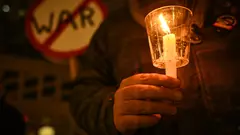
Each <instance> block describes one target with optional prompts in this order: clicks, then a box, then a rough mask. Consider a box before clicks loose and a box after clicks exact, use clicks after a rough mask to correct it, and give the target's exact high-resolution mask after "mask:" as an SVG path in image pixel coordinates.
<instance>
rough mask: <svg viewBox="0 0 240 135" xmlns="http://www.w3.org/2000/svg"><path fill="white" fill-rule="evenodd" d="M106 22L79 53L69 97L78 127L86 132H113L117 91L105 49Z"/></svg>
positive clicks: (101, 134) (102, 134)
mask: <svg viewBox="0 0 240 135" xmlns="http://www.w3.org/2000/svg"><path fill="white" fill-rule="evenodd" d="M107 26H108V24H107V22H106V21H105V22H103V24H102V25H101V26H100V27H99V29H98V30H97V32H96V33H95V34H94V36H93V38H92V41H91V43H90V46H89V48H88V49H87V51H86V52H85V54H84V55H83V56H81V57H79V75H78V79H77V86H76V87H75V89H74V91H73V94H72V96H71V99H70V110H71V113H72V115H73V117H74V119H75V121H76V123H77V124H78V126H79V128H81V129H83V130H85V131H86V132H87V134H88V135H116V134H117V132H116V129H115V127H114V123H113V103H112V102H110V100H109V97H111V94H113V93H114V92H115V91H116V82H115V79H114V78H113V72H112V71H113V69H112V64H111V62H110V61H109V56H108V55H109V53H108V40H107V39H108V36H107V35H108V31H107Z"/></svg>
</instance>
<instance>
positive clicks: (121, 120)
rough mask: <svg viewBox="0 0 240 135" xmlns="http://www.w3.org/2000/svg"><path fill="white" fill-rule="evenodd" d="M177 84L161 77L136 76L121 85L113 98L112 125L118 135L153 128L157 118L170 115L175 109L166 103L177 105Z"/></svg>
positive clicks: (179, 94)
mask: <svg viewBox="0 0 240 135" xmlns="http://www.w3.org/2000/svg"><path fill="white" fill-rule="evenodd" d="M179 87H180V81H179V80H178V79H174V78H171V77H168V76H165V75H161V74H156V73H151V74H136V75H134V76H131V77H129V78H126V79H124V80H123V81H122V82H121V85H120V87H119V89H118V90H117V91H116V93H115V96H114V107H113V115H114V124H115V127H116V128H117V130H118V131H119V132H120V133H122V134H124V135H125V134H129V133H130V134H132V133H134V132H135V131H136V130H137V129H139V128H144V127H150V126H154V125H155V124H157V123H158V121H159V120H160V119H161V117H162V116H161V115H174V114H176V112H177V109H176V107H175V106H173V105H171V104H170V103H169V102H166V101H180V100H181V99H182V94H181V92H180V91H179V90H178V88H179Z"/></svg>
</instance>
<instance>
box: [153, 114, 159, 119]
mask: <svg viewBox="0 0 240 135" xmlns="http://www.w3.org/2000/svg"><path fill="white" fill-rule="evenodd" d="M153 116H155V117H156V118H158V119H160V118H161V115H160V114H153Z"/></svg>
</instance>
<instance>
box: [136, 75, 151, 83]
mask: <svg viewBox="0 0 240 135" xmlns="http://www.w3.org/2000/svg"><path fill="white" fill-rule="evenodd" d="M136 77H137V78H138V79H139V80H140V81H141V82H146V81H148V80H149V79H150V77H151V76H150V75H149V74H138V75H136Z"/></svg>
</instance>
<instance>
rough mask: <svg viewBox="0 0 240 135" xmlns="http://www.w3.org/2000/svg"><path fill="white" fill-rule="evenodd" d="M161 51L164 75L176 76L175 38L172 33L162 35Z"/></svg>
mask: <svg viewBox="0 0 240 135" xmlns="http://www.w3.org/2000/svg"><path fill="white" fill-rule="evenodd" d="M163 51H164V60H165V70H166V75H167V76H171V77H174V78H177V65H176V58H175V56H176V38H175V35H174V34H168V35H165V36H163Z"/></svg>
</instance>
